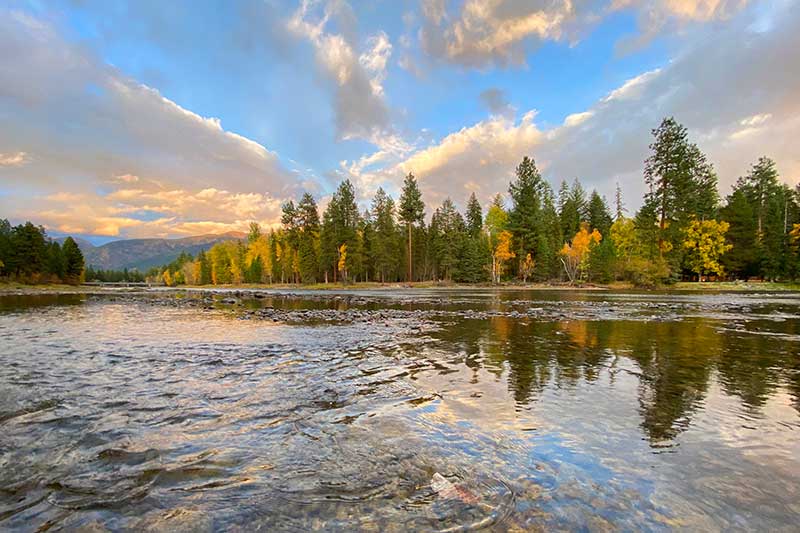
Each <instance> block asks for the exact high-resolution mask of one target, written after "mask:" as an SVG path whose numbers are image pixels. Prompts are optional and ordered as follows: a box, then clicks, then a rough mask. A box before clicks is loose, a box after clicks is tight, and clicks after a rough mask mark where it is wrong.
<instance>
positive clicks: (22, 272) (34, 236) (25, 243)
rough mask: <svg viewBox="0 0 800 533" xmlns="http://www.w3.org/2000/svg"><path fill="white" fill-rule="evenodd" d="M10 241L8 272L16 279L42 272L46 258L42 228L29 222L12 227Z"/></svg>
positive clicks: (45, 245)
mask: <svg viewBox="0 0 800 533" xmlns="http://www.w3.org/2000/svg"><path fill="white" fill-rule="evenodd" d="M10 240H11V247H10V248H11V250H10V254H9V257H8V261H7V265H6V268H7V269H8V270H9V271H10V272H12V273H14V274H15V275H16V276H17V277H18V278H19V277H31V276H34V275H36V274H39V273H41V272H44V267H45V261H46V257H47V244H46V240H45V232H44V228H42V227H41V226H34V225H33V224H32V223H30V222H26V223H25V224H20V225H18V226H14V228H13V229H12V231H11V239H10ZM73 243H74V241H73ZM65 244H66V243H65Z"/></svg>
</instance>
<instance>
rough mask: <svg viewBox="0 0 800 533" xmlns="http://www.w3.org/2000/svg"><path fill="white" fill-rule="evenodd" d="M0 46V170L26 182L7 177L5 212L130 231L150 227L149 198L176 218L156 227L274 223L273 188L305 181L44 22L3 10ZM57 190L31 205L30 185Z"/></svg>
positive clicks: (43, 192)
mask: <svg viewBox="0 0 800 533" xmlns="http://www.w3.org/2000/svg"><path fill="white" fill-rule="evenodd" d="M0 57H3V60H2V61H3V68H2V69H0V115H2V116H3V117H4V127H2V128H0V153H2V154H3V155H2V157H0V162H2V164H0V180H2V181H3V183H4V185H5V184H12V185H22V184H24V186H25V187H24V189H25V191H26V192H22V187H16V186H15V187H12V190H11V192H10V193H9V194H6V195H4V196H2V197H0V210H2V211H3V212H6V213H10V214H14V216H16V217H17V218H22V219H32V220H37V221H41V222H43V223H45V224H51V225H53V227H60V228H78V227H80V228H82V229H84V230H86V231H84V233H98V234H103V235H130V234H133V233H132V232H134V231H135V232H137V234H142V231H144V230H143V229H142V228H148V227H149V228H151V229H152V228H153V227H154V226H153V222H152V221H143V220H140V218H142V217H141V216H139V215H138V214H137V213H136V212H137V211H138V210H147V209H151V208H152V210H153V211H156V212H158V213H162V214H168V216H166V219H173V218H174V220H172V221H171V222H167V221H165V222H162V223H161V226H159V228H158V230H159V231H178V230H177V228H179V227H182V226H181V224H183V223H185V222H200V221H210V222H219V223H222V224H234V225H235V224H239V223H240V222H241V221H242V220H245V219H246V218H248V217H252V218H253V219H257V220H262V221H266V222H274V221H275V220H277V217H278V216H279V215H278V211H276V209H275V207H276V205H279V203H280V199H283V198H286V197H294V196H296V195H297V193H298V192H299V190H300V188H301V187H300V181H301V180H302V179H303V176H302V175H301V176H296V175H295V174H293V173H291V172H289V171H288V170H287V169H285V168H284V166H283V165H282V164H281V162H280V161H279V159H278V156H277V154H275V153H274V152H272V151H270V150H269V149H267V148H266V147H264V146H263V145H262V144H260V143H258V142H257V141H255V140H253V139H250V138H247V137H245V136H243V135H240V134H237V133H235V132H232V131H229V130H226V129H225V128H224V127H223V124H222V123H221V121H220V120H219V119H217V118H213V117H204V116H201V115H199V114H197V113H194V112H193V111H191V110H188V109H186V108H184V107H182V106H181V105H179V104H178V103H176V102H174V101H172V100H169V99H167V98H165V97H164V96H163V95H161V94H160V93H159V92H158V91H156V90H155V89H153V88H151V87H148V86H146V85H143V84H141V83H138V82H136V81H134V80H131V79H130V78H128V77H126V76H125V75H124V74H123V73H121V72H119V71H118V70H117V69H115V68H113V67H110V66H108V65H106V64H103V63H101V62H100V61H99V60H98V59H97V58H96V57H95V56H93V55H91V54H90V53H89V52H87V51H86V49H84V48H82V47H78V46H74V45H72V44H70V43H68V42H66V41H65V40H64V39H62V38H61V36H60V35H59V34H58V33H57V32H56V31H55V30H54V29H53V28H52V27H51V26H50V25H49V24H48V23H46V22H43V21H40V20H37V19H34V18H32V17H30V16H28V15H24V14H20V13H19V12H16V11H7V10H0ZM66 132H68V133H66ZM11 146H13V147H15V149H14V150H12V151H11V152H9V151H8V147H11ZM29 154H35V157H30V155H29ZM119 187H122V189H120V188H119ZM109 188H110V189H111V192H103V191H107V190H108V189H109ZM133 189H138V190H140V191H142V192H141V194H139V195H138V196H137V195H136V194H134V193H132V192H130V190H133ZM223 189H224V190H223ZM53 190H58V191H60V192H59V193H58V194H60V195H61V196H58V195H52V194H51V195H50V196H49V198H48V199H47V200H46V204H47V205H46V206H44V207H42V209H41V210H37V211H33V204H32V202H30V201H29V200H30V198H32V196H31V195H35V196H38V197H41V196H48V195H47V192H51V191H53ZM125 190H129V192H128V194H129V197H128V198H127V199H125V198H124V196H125V192H124V191H125ZM97 191H100V192H97ZM201 192H202V194H201ZM23 195H28V196H23ZM115 195H116V196H115ZM182 195H185V196H186V197H185V198H180V196H182ZM204 195H207V196H209V197H208V198H204ZM81 198H83V200H81ZM73 204H76V205H73ZM36 207H39V206H36ZM40 211H41V212H40ZM270 217H272V218H270Z"/></svg>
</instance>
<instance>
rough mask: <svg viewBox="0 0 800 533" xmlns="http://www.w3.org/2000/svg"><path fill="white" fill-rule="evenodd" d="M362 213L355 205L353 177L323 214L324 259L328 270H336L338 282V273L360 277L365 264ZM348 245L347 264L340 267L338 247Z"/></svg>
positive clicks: (343, 185)
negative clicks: (363, 257)
mask: <svg viewBox="0 0 800 533" xmlns="http://www.w3.org/2000/svg"><path fill="white" fill-rule="evenodd" d="M360 225H361V215H360V213H359V212H358V206H357V205H356V196H355V189H354V188H353V184H352V183H350V180H344V181H343V182H341V183H340V184H339V187H338V188H337V189H336V192H335V193H334V194H333V197H332V198H331V201H330V203H329V204H328V207H327V208H326V209H325V213H324V214H323V216H322V231H321V237H320V240H321V245H320V246H321V251H320V253H321V258H322V262H323V264H324V265H325V269H326V270H327V269H329V268H330V269H331V270H332V271H333V279H334V281H336V279H337V276H338V273H339V272H340V271H341V272H347V273H348V274H349V275H351V276H357V275H358V274H359V273H360V267H361V266H362V261H361V260H362V256H361V242H360V231H359V230H360ZM343 244H346V245H347V255H346V264H345V265H344V267H345V268H344V269H339V259H340V255H341V254H340V253H339V250H340V248H341V246H342V245H343Z"/></svg>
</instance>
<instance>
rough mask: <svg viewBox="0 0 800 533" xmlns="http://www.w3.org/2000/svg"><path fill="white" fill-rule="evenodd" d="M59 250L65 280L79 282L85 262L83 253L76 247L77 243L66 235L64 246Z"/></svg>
mask: <svg viewBox="0 0 800 533" xmlns="http://www.w3.org/2000/svg"><path fill="white" fill-rule="evenodd" d="M61 251H62V253H63V255H64V277H65V278H66V281H68V282H70V283H78V282H80V280H81V276H82V275H83V268H84V266H85V264H84V259H83V253H82V252H81V249H80V248H78V243H76V242H75V240H74V239H73V238H72V237H67V238H66V239H65V240H64V246H63V247H62V248H61Z"/></svg>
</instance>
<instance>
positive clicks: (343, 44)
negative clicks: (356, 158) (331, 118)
mask: <svg viewBox="0 0 800 533" xmlns="http://www.w3.org/2000/svg"><path fill="white" fill-rule="evenodd" d="M315 4H316V2H311V1H309V0H303V2H302V4H301V5H300V7H299V8H298V9H297V11H295V13H294V14H293V16H292V17H291V18H290V19H289V22H288V28H289V30H290V31H291V32H293V33H294V34H295V35H298V36H301V37H303V38H305V39H307V40H308V41H309V42H310V43H311V44H312V46H313V48H314V52H315V57H316V61H317V64H318V66H319V67H320V69H321V70H322V72H323V74H324V75H325V76H326V77H327V78H328V79H330V80H331V81H332V82H333V84H334V110H335V113H336V129H337V132H338V135H339V137H340V138H342V139H353V138H361V139H368V140H369V139H370V138H372V137H374V136H375V135H377V134H378V133H380V132H383V131H387V130H388V129H389V111H388V108H387V105H386V102H385V100H384V91H383V81H384V79H385V78H386V64H387V62H388V60H389V57H390V56H391V52H392V45H391V43H390V42H389V38H388V36H387V35H386V34H385V33H383V32H379V33H377V34H376V35H373V36H372V37H370V38H369V39H368V40H367V43H366V45H367V50H366V51H365V52H364V53H362V54H361V55H358V54H357V53H356V51H355V46H354V43H353V42H352V38H348V36H346V35H345V34H343V33H329V32H326V29H325V28H326V26H327V25H328V23H329V22H330V21H331V20H336V21H337V22H341V21H342V18H345V19H346V18H349V16H350V7H349V5H348V4H347V3H346V2H344V0H338V1H329V2H327V3H325V6H324V11H323V14H322V16H321V17H319V18H318V20H317V21H312V18H313V15H314V13H313V12H314V11H316V10H315V9H314V7H315Z"/></svg>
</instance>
